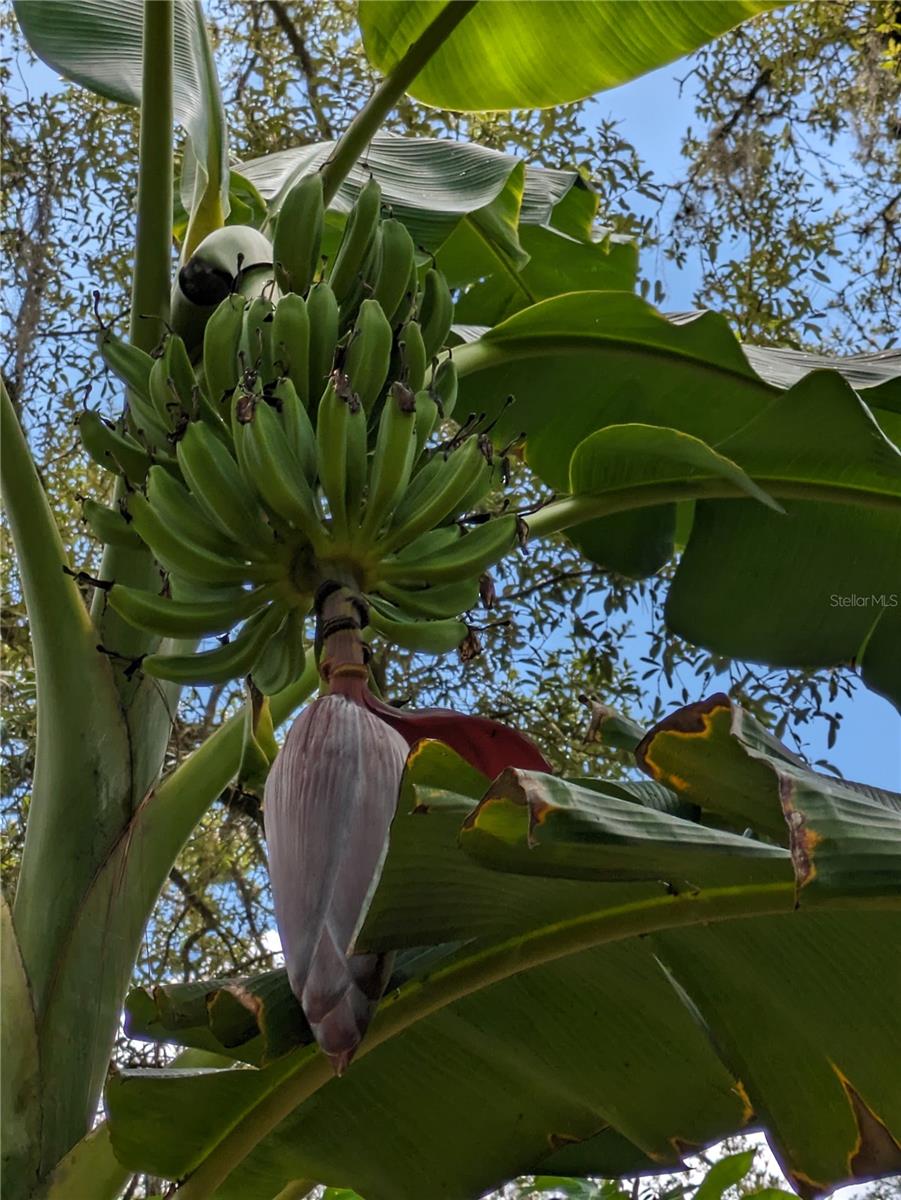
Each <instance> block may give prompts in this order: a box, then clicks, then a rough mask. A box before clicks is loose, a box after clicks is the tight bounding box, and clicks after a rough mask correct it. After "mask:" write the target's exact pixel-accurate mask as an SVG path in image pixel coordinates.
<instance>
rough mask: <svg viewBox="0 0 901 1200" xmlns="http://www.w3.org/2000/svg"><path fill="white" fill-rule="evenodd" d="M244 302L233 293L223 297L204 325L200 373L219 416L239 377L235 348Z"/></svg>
mask: <svg viewBox="0 0 901 1200" xmlns="http://www.w3.org/2000/svg"><path fill="white" fill-rule="evenodd" d="M246 303H247V301H246V300H245V299H244V297H243V296H242V295H240V294H238V293H237V292H232V293H231V295H228V296H226V297H225V299H224V300H223V301H222V303H221V304H220V305H219V307H218V308H217V309H216V310H215V311H214V313H213V315H212V316H211V317H210V319H209V321H208V322H207V326H206V329H205V330H204V334H203V371H204V375H205V376H206V386H207V392H208V393H209V396H210V399H211V400H212V402H213V403H214V404H215V405H216V406H217V407H218V409H219V412H220V414H222V413H223V412H224V411H226V410H227V409H228V397H230V396H231V394H232V392H233V391H234V390H235V387H236V385H237V383H238V379H239V377H240V375H241V368H240V364H239V363H238V348H239V347H240V345H241V331H242V329H243V327H244V306H245V304H246Z"/></svg>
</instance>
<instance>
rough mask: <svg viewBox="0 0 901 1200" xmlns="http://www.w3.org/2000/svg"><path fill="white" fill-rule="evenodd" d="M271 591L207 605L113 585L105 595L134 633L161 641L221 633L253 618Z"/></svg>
mask: <svg viewBox="0 0 901 1200" xmlns="http://www.w3.org/2000/svg"><path fill="white" fill-rule="evenodd" d="M274 590H275V589H274V587H272V586H263V587H258V588H255V589H254V590H253V591H251V592H241V594H240V596H239V597H238V598H237V599H236V598H234V597H233V596H227V597H225V598H224V599H223V598H218V599H213V600H206V601H190V602H185V601H181V600H170V599H169V598H168V597H166V596H160V595H157V594H155V593H154V592H147V591H144V590H143V589H142V588H133V587H126V586H125V585H124V584H121V583H114V584H113V586H112V587H111V588H110V590H109V592H108V593H107V601H108V602H109V604H110V605H111V607H112V608H113V609H114V610H115V611H116V612H117V613H118V614H119V616H120V617H123V618H124V619H125V620H126V621H127V622H128V623H129V625H133V626H134V627H135V629H143V630H146V632H148V633H156V634H159V635H160V637H174V638H191V637H209V636H210V635H211V634H214V633H224V632H225V631H226V630H228V629H231V627H232V626H233V625H237V624H238V622H239V621H243V620H244V619H245V618H247V617H250V616H252V615H253V614H254V613H255V612H256V611H257V609H258V608H262V607H263V605H264V604H267V603H268V602H269V601H270V600H271V599H272V596H273V593H274Z"/></svg>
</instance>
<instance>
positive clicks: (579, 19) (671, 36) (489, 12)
mask: <svg viewBox="0 0 901 1200" xmlns="http://www.w3.org/2000/svg"><path fill="white" fill-rule="evenodd" d="M445 3H446V0H417V2H416V3H410V2H409V0H361V3H360V6H359V19H360V28H361V31H362V34H363V45H364V47H365V49H366V53H367V55H368V56H369V60H370V62H372V63H373V65H374V66H376V67H378V69H379V70H380V71H382V72H383V73H387V72H389V71H390V70H391V69H392V67H394V66H395V65H396V64H397V63H398V62H399V61H400V59H401V58H403V56H404V54H405V53H406V51H407V50H408V49H409V47H410V46H411V45H412V44H413V43H414V42H415V41H416V40H417V39H418V38H419V37H420V36H421V35H422V33H423V32H424V31H425V29H426V28H427V27H428V26H429V25H430V24H431V23H432V21H434V20H435V18H436V16H437V15H438V14H439V13H440V12H441V10H442V8H444V7H445ZM772 7H775V6H774V4H773V3H771V2H770V0H706V3H704V4H697V3H691V2H685V0H620V3H618V4H615V5H613V4H609V3H606V2H605V0H562V2H561V0H544V2H543V3H541V4H511V3H501V4H499V3H495V2H492V3H486V2H484V0H483V2H482V3H478V4H476V5H475V7H474V8H473V10H472V11H471V12H470V13H469V14H468V15H467V16H466V17H465V18H464V19H463V21H462V22H461V23H460V25H458V26H457V28H456V29H455V30H454V32H453V33H452V34H451V36H450V38H449V39H448V40H447V41H446V42H445V43H444V45H443V46H442V47H441V49H440V50H439V51H438V52H437V54H435V55H434V56H433V58H432V59H431V61H430V62H428V63H427V64H426V66H425V68H424V69H423V70H422V71H420V73H419V74H418V75H417V76H416V78H415V80H414V81H413V83H412V84H411V85H410V88H409V92H410V94H411V95H412V96H415V97H416V99H417V100H422V101H423V102H424V103H426V104H431V105H434V106H435V107H438V108H453V109H460V110H469V111H473V110H483V109H500V108H548V107H550V106H551V105H554V104H563V103H566V102H567V101H570V100H580V99H581V98H582V97H583V96H590V95H592V94H593V93H594V92H598V91H600V90H601V89H602V88H610V87H616V85H617V84H620V83H625V82H626V81H627V80H629V79H634V78H635V77H636V76H637V75H643V74H644V73H645V72H646V71H652V70H653V69H654V68H655V67H662V66H663V65H664V64H666V63H668V62H672V61H673V60H674V59H676V58H681V57H682V56H683V55H684V54H688V53H690V52H691V51H692V50H696V49H697V48H698V47H699V46H703V45H704V44H705V43H706V42H709V41H711V40H712V39H713V38H715V37H717V36H718V35H719V34H721V33H724V32H725V31H726V30H727V29H731V28H732V26H733V25H737V24H738V23H739V22H740V21H744V20H746V19H747V18H748V17H750V16H753V15H754V14H755V13H758V12H761V11H763V10H765V9H768V8H772Z"/></svg>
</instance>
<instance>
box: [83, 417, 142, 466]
mask: <svg viewBox="0 0 901 1200" xmlns="http://www.w3.org/2000/svg"><path fill="white" fill-rule="evenodd" d="M78 432H79V434H80V436H81V444H82V445H83V446H84V448H85V451H86V452H87V454H88V456H89V457H90V458H91V459H93V461H94V462H95V463H97V465H98V466H99V467H104V468H105V469H106V470H107V471H112V472H113V473H114V474H116V475H124V476H125V478H126V479H128V480H129V482H131V483H136V484H139V483H143V481H144V479H145V477H146V475H147V472H148V471H149V469H150V463H151V458H150V455H149V454H148V453H147V451H146V450H145V449H144V447H143V446H142V445H140V443H139V442H136V441H135V439H134V438H132V437H129V435H128V434H127V433H123V432H121V431H120V430H119V429H117V428H114V427H113V426H112V425H110V424H109V423H107V422H106V421H104V420H103V418H102V417H101V416H100V414H99V413H97V412H93V411H92V410H90V409H85V411H84V412H83V413H82V414H81V416H80V417H79V419H78Z"/></svg>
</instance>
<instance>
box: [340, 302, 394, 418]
mask: <svg viewBox="0 0 901 1200" xmlns="http://www.w3.org/2000/svg"><path fill="white" fill-rule="evenodd" d="M391 345H392V336H391V325H390V322H389V321H388V318H387V317H386V316H385V314H384V312H383V311H382V306H381V305H380V304H379V303H378V301H377V300H364V301H363V303H362V304H361V305H360V310H359V312H358V314H357V320H356V323H355V324H354V329H353V333H352V334H351V339H350V345H349V346H348V348H347V355H346V357H345V360H344V371H345V373H346V374H347V377H348V379H349V380H350V386H351V387H352V388H353V390H354V391H355V392H356V394H357V395H358V396H359V397H360V402H361V403H362V405H363V408H364V409H365V410H366V412H367V413H371V412H372V410H373V408H374V406H375V402H376V400H377V399H378V397H379V394H380V393H381V390H382V388H383V387H384V386H385V380H386V379H387V378H388V368H389V366H390V364H391Z"/></svg>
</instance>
